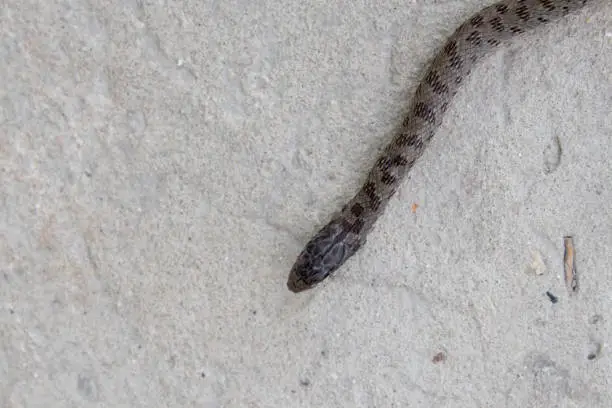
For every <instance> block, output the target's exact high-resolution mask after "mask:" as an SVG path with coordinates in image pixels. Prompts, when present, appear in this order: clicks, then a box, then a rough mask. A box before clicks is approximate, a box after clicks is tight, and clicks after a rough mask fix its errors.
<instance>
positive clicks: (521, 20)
mask: <svg viewBox="0 0 612 408" xmlns="http://www.w3.org/2000/svg"><path fill="white" fill-rule="evenodd" d="M588 1H590V0H504V1H501V2H498V3H496V4H493V5H491V6H489V7H486V8H484V9H482V10H480V11H479V12H477V13H476V14H474V15H473V16H472V17H470V18H469V19H467V20H466V21H465V22H464V23H463V24H461V25H460V26H459V28H457V30H456V31H455V32H454V33H453V34H452V35H451V36H450V37H449V38H448V39H447V41H446V43H445V45H444V46H443V47H442V49H441V50H440V51H439V52H438V53H437V55H436V56H435V57H434V59H433V61H432V62H431V64H430V66H429V68H428V69H427V71H426V73H425V75H424V77H423V80H422V81H421V83H420V84H419V86H418V87H417V90H416V93H415V95H414V99H413V101H412V105H411V107H410V109H409V113H408V115H407V117H406V119H405V120H404V122H403V123H402V127H401V130H400V131H399V133H398V134H397V136H396V137H395V138H394V139H393V140H392V141H391V143H389V144H388V145H387V146H386V147H385V148H384V150H383V152H382V154H381V155H380V157H379V158H378V160H377V161H376V163H375V165H374V166H373V167H372V169H371V170H370V172H369V173H368V176H367V179H366V181H365V183H364V184H363V186H362V187H361V188H360V190H359V191H358V192H357V194H356V195H355V196H354V197H353V198H352V199H351V200H350V201H349V202H348V203H347V204H346V205H345V206H344V207H343V208H342V210H341V211H340V212H339V213H337V214H336V215H335V216H333V217H332V219H331V221H330V222H329V223H328V224H327V225H326V226H325V227H323V228H322V229H321V230H320V231H319V232H318V233H317V234H316V235H315V236H314V237H313V238H312V239H311V240H310V241H309V242H308V244H306V247H305V248H304V249H303V250H302V252H301V253H300V254H299V256H298V257H297V260H296V262H295V264H294V265H293V267H292V269H291V272H290V274H289V279H288V281H287V287H288V288H289V290H291V291H292V292H301V291H303V290H306V289H309V288H311V287H313V286H315V285H316V284H317V283H319V282H321V281H323V280H324V279H325V278H327V277H328V276H329V275H330V274H331V273H332V272H334V271H335V270H337V269H338V268H339V267H340V266H341V265H342V264H343V263H344V262H345V261H346V260H347V259H349V258H350V257H351V256H353V255H354V254H355V253H356V252H357V250H358V249H359V248H361V247H362V246H363V244H364V243H365V242H366V237H367V235H368V234H369V232H370V231H371V230H372V227H373V226H374V224H375V222H376V221H377V220H378V218H379V217H380V216H381V215H382V213H383V212H384V210H385V207H386V206H387V204H388V203H389V200H390V199H391V197H392V196H393V195H394V194H395V192H396V191H397V189H398V188H399V186H400V184H401V183H402V181H403V180H404V178H405V176H406V174H407V173H408V171H409V170H410V169H411V168H412V166H413V165H414V163H415V162H416V160H417V159H418V158H419V157H420V156H421V155H422V154H423V151H424V150H425V148H426V147H427V145H428V144H429V142H430V141H431V139H432V137H433V135H434V134H435V132H436V130H437V129H438V128H439V126H440V124H441V123H442V118H443V116H444V113H445V112H446V111H447V109H448V107H449V105H450V103H451V102H452V100H453V97H454V96H455V94H456V93H457V91H458V89H459V87H460V86H461V84H462V83H463V82H464V81H465V79H466V78H467V77H468V75H469V74H470V71H471V70H472V69H473V68H474V66H475V65H476V64H477V63H478V62H479V61H481V60H482V59H483V58H484V57H485V56H487V55H488V54H490V53H491V52H492V51H493V50H494V49H495V48H496V47H498V46H499V45H501V44H503V43H505V42H507V41H508V40H510V39H511V38H513V37H515V36H517V35H520V34H521V33H524V32H526V31H529V30H532V29H534V28H536V27H539V26H542V25H544V24H546V23H549V22H553V21H556V20H559V19H560V18H562V17H563V16H565V15H567V14H569V13H571V12H574V11H576V10H579V9H581V8H582V7H583V6H584V5H585V4H586V3H587V2H588Z"/></svg>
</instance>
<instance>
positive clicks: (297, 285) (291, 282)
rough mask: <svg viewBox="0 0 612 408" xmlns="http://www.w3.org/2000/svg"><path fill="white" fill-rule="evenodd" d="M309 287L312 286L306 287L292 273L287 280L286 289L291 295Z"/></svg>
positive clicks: (301, 280) (302, 281)
mask: <svg viewBox="0 0 612 408" xmlns="http://www.w3.org/2000/svg"><path fill="white" fill-rule="evenodd" d="M311 287H312V285H308V284H307V283H306V282H304V280H303V279H301V278H298V277H297V276H295V275H294V274H293V273H291V274H290V276H289V279H288V280H287V288H288V289H289V290H290V291H291V292H293V293H300V292H303V291H305V290H307V289H310V288H311Z"/></svg>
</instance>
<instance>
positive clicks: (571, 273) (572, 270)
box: [563, 236, 578, 295]
mask: <svg viewBox="0 0 612 408" xmlns="http://www.w3.org/2000/svg"><path fill="white" fill-rule="evenodd" d="M563 243H564V245H565V255H564V256H563V264H564V266H565V285H566V286H567V290H568V292H569V293H570V295H571V294H575V293H576V292H578V273H577V271H576V250H575V249H574V240H573V238H572V237H571V236H567V237H563Z"/></svg>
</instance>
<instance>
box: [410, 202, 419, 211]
mask: <svg viewBox="0 0 612 408" xmlns="http://www.w3.org/2000/svg"><path fill="white" fill-rule="evenodd" d="M417 208H419V205H418V204H417V203H414V204H412V208H411V210H412V212H413V213H415V212H416V210H417Z"/></svg>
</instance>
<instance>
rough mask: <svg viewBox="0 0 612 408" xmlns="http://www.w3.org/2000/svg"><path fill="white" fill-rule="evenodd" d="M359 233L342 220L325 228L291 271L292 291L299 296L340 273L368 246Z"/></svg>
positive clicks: (300, 256) (353, 226)
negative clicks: (341, 267)
mask: <svg viewBox="0 0 612 408" xmlns="http://www.w3.org/2000/svg"><path fill="white" fill-rule="evenodd" d="M357 227H359V225H357ZM360 229H361V228H356V226H355V224H353V225H351V224H349V223H348V222H347V221H345V220H344V219H342V218H339V219H336V220H332V221H331V222H330V223H329V224H327V225H326V226H325V227H323V228H322V229H321V230H320V231H319V232H318V233H317V234H316V235H315V236H314V237H313V238H312V239H311V240H310V241H309V242H308V244H306V247H305V248H304V249H303V250H302V252H301V253H300V255H299V256H298V257H297V260H296V261H295V264H294V265H293V268H291V272H290V273H289V279H288V281H287V287H288V288H289V290H290V291H292V292H295V293H298V292H302V291H304V290H306V289H310V288H311V287H313V286H315V285H316V284H317V283H319V282H321V281H323V280H324V279H325V278H327V277H328V276H329V275H330V274H331V273H332V272H334V271H335V270H336V269H338V268H339V267H340V266H341V265H342V264H343V263H344V262H345V261H346V260H347V259H349V258H350V257H351V256H352V255H353V254H354V253H355V252H357V250H358V249H359V247H360V246H361V245H362V244H363V243H364V242H365V239H364V238H362V236H361V235H360V234H359V232H360Z"/></svg>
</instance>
